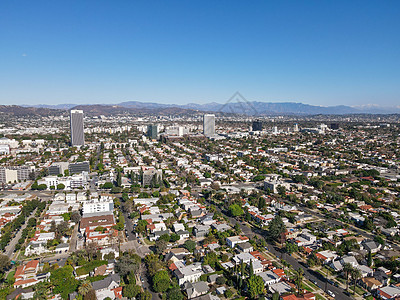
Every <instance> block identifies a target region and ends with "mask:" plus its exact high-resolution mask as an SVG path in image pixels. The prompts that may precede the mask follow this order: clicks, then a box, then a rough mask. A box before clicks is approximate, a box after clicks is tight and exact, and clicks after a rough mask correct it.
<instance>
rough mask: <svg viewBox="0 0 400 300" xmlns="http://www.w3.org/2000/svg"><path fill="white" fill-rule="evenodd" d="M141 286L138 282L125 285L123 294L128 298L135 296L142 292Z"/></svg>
mask: <svg viewBox="0 0 400 300" xmlns="http://www.w3.org/2000/svg"><path fill="white" fill-rule="evenodd" d="M140 291H141V288H140V286H138V285H136V284H131V283H130V284H128V285H126V286H124V288H123V290H122V295H123V296H124V297H127V298H130V299H131V298H135V297H136V296H137V295H139V294H140Z"/></svg>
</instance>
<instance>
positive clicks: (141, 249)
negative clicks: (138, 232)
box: [121, 212, 161, 300]
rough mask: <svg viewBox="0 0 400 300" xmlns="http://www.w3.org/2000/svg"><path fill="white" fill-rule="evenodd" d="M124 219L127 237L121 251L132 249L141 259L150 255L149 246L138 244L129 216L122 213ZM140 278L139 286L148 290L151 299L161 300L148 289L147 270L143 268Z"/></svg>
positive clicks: (142, 243)
mask: <svg viewBox="0 0 400 300" xmlns="http://www.w3.org/2000/svg"><path fill="white" fill-rule="evenodd" d="M123 215H124V218H125V225H126V227H125V228H126V230H127V232H128V234H127V237H128V241H127V242H126V243H123V244H121V250H122V251H125V250H129V249H134V250H135V251H136V253H137V254H138V255H139V256H140V257H141V258H144V257H145V256H146V255H147V254H149V253H151V250H150V249H149V246H147V245H146V244H145V243H144V242H143V240H141V244H139V242H138V238H136V236H135V234H134V233H133V224H132V220H131V219H129V216H128V214H127V213H126V212H124V213H123ZM140 278H141V279H142V280H143V281H141V282H140V284H141V286H142V287H143V288H144V289H145V290H148V291H149V292H150V293H151V297H152V299H153V300H161V298H160V297H159V295H158V294H157V293H154V292H153V291H152V290H151V289H150V280H149V279H150V278H148V277H147V270H146V269H145V268H144V270H142V272H141V274H140Z"/></svg>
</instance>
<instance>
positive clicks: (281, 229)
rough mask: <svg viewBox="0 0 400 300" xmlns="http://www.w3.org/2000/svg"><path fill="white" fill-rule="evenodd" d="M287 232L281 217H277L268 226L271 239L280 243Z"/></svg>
mask: <svg viewBox="0 0 400 300" xmlns="http://www.w3.org/2000/svg"><path fill="white" fill-rule="evenodd" d="M285 232H286V226H285V224H284V223H283V221H282V218H281V217H280V216H279V215H276V216H275V218H273V219H272V221H271V222H270V223H269V225H268V235H269V237H270V238H271V239H273V240H274V241H276V242H280V241H281V237H282V234H283V233H285Z"/></svg>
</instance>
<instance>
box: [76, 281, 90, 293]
mask: <svg viewBox="0 0 400 300" xmlns="http://www.w3.org/2000/svg"><path fill="white" fill-rule="evenodd" d="M91 289H92V284H91V283H90V281H89V280H84V281H83V282H82V284H81V285H80V286H79V288H78V293H79V294H80V295H82V296H85V295H86V294H87V293H89V291H90V290H91Z"/></svg>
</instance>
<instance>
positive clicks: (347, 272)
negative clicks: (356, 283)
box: [343, 263, 353, 291]
mask: <svg viewBox="0 0 400 300" xmlns="http://www.w3.org/2000/svg"><path fill="white" fill-rule="evenodd" d="M352 270H353V266H352V265H351V264H350V263H345V264H344V265H343V273H344V276H345V277H346V291H347V290H348V289H349V277H350V274H351V272H352Z"/></svg>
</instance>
